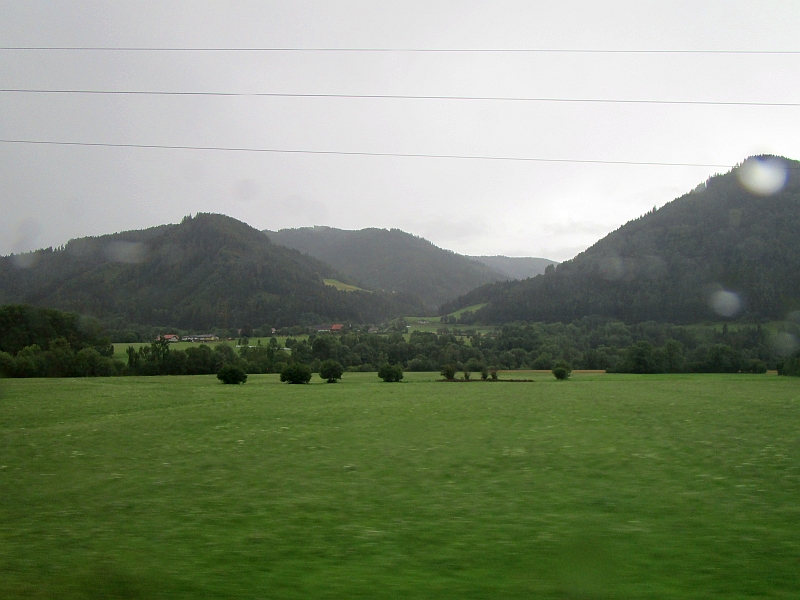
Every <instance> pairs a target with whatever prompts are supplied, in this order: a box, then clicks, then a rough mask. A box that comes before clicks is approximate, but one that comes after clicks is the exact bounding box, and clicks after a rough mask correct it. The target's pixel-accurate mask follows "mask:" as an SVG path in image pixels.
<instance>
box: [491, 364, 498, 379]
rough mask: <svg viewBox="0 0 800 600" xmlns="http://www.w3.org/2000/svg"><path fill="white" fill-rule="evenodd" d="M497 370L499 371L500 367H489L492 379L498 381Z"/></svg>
mask: <svg viewBox="0 0 800 600" xmlns="http://www.w3.org/2000/svg"><path fill="white" fill-rule="evenodd" d="M497 371H498V369H496V368H494V367H493V368H491V369H489V375H490V376H491V378H492V381H497Z"/></svg>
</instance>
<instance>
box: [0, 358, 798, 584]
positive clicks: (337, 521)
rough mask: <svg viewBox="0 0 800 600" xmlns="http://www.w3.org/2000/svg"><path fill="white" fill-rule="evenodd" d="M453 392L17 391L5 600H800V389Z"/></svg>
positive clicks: (547, 379)
mask: <svg viewBox="0 0 800 600" xmlns="http://www.w3.org/2000/svg"><path fill="white" fill-rule="evenodd" d="M504 376H507V377H508V376H510V375H509V374H504ZM435 377H436V376H435V375H434V374H426V373H408V374H406V380H404V382H403V383H401V384H384V383H381V382H380V381H379V380H378V378H377V377H376V376H375V374H373V373H363V374H362V373H353V374H351V373H347V374H345V376H344V379H343V381H342V382H341V383H339V384H336V385H325V384H323V383H321V380H320V379H319V378H318V377H315V380H314V382H315V383H314V384H313V385H309V386H288V385H285V384H280V383H279V382H278V380H277V377H276V376H273V375H264V376H251V377H250V379H249V380H248V383H247V384H245V385H244V386H223V385H221V384H219V382H217V381H216V379H215V378H214V377H213V376H199V377H163V378H157V377H153V378H113V379H69V380H55V379H50V380H46V379H38V380H0V386H2V387H0V436H2V437H0V598H4V599H5V598H298V599H299V598H544V599H551V598H552V599H556V598H558V599H568V598H569V599H590V598H597V599H600V598H602V599H610V598H619V599H622V598H625V599H631V598H635V599H639V598H647V599H656V598H658V599H663V598H692V599H701V598H725V599H741V598H786V599H789V598H797V597H798V596H800V485H799V484H800V481H799V480H798V476H800V471H798V467H799V466H800V434H799V433H798V432H799V431H800V428H799V427H798V425H800V381H799V380H797V379H795V378H782V377H776V376H767V375H731V376H726V375H686V376H682V375H679V376H658V375H652V376H624V375H590V374H585V375H581V374H578V375H576V376H575V378H574V380H572V381H567V382H561V383H559V382H556V381H555V380H554V379H553V378H552V377H551V376H547V375H545V374H540V373H527V374H526V373H519V374H517V373H515V374H514V377H530V378H532V379H535V380H536V382H535V383H485V382H474V383H458V384H449V383H439V382H435V381H434V379H435Z"/></svg>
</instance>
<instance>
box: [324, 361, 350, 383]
mask: <svg viewBox="0 0 800 600" xmlns="http://www.w3.org/2000/svg"><path fill="white" fill-rule="evenodd" d="M342 373H344V367H343V366H342V365H341V363H339V362H338V361H335V360H331V359H329V360H323V361H322V362H321V363H320V364H319V376H320V377H322V378H323V379H326V380H327V382H328V383H336V380H337V379H341V378H342Z"/></svg>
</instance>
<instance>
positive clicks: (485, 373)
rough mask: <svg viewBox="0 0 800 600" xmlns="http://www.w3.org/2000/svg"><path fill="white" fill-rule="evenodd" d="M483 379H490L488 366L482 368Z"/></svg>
mask: <svg viewBox="0 0 800 600" xmlns="http://www.w3.org/2000/svg"><path fill="white" fill-rule="evenodd" d="M481 379H483V380H484V381H486V380H487V379H489V369H487V368H486V367H483V368H482V369H481Z"/></svg>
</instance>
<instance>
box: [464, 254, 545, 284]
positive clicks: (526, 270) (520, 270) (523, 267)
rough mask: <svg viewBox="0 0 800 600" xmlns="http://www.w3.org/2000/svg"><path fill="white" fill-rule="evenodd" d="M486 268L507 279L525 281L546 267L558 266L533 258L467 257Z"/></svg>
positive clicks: (539, 273)
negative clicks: (497, 272)
mask: <svg viewBox="0 0 800 600" xmlns="http://www.w3.org/2000/svg"><path fill="white" fill-rule="evenodd" d="M467 258H471V259H472V260H477V261H478V262H481V263H483V264H485V265H486V266H487V267H489V268H491V269H494V270H495V271H499V272H500V273H502V274H503V275H505V276H506V277H508V278H509V279H527V278H528V277H535V276H536V275H542V274H543V273H544V270H545V269H546V268H547V265H555V264H558V263H557V262H556V261H554V260H550V259H549V258H534V257H531V256H524V257H516V256H468V257H467Z"/></svg>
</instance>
